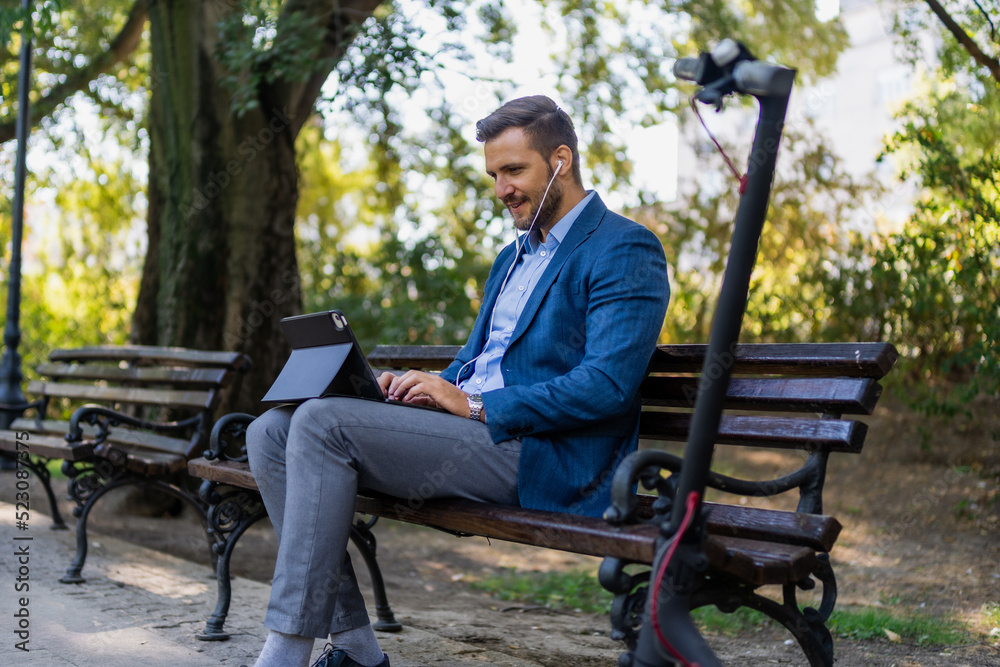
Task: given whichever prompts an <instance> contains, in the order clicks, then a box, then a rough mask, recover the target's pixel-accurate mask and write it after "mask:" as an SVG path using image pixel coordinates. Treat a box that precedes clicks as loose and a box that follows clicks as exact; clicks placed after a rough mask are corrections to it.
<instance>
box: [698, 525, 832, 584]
mask: <svg viewBox="0 0 1000 667" xmlns="http://www.w3.org/2000/svg"><path fill="white" fill-rule="evenodd" d="M705 555H706V556H707V557H708V562H709V563H710V564H711V566H712V567H714V568H715V569H718V570H722V571H723V572H727V573H729V574H732V575H734V576H736V577H739V578H740V579H743V580H745V581H749V582H750V583H752V584H755V585H757V586H765V585H768V584H779V585H780V584H790V583H793V582H796V581H802V580H803V579H804V578H805V577H807V576H809V575H810V574H812V573H813V572H815V570H816V567H817V565H818V564H819V560H818V559H817V558H816V552H815V551H813V550H812V549H809V548H807V547H797V546H792V545H788V544H775V543H774V542H760V541H757V540H744V539H740V538H737V537H718V536H715V535H709V537H708V539H707V540H706V541H705Z"/></svg>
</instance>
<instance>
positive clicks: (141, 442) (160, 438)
mask: <svg viewBox="0 0 1000 667" xmlns="http://www.w3.org/2000/svg"><path fill="white" fill-rule="evenodd" d="M80 428H81V430H82V431H83V438H84V440H90V439H93V438H94V437H95V436H96V435H97V427H95V426H91V425H90V424H81V425H80ZM11 430H13V431H16V430H30V431H33V432H38V433H42V434H46V435H59V436H65V435H66V434H67V433H69V422H68V421H61V420H56V419H44V420H42V424H41V428H40V429H39V428H38V422H36V421H35V420H34V419H24V418H21V419H16V420H14V422H13V423H12V424H11ZM107 442H112V443H118V444H122V445H135V446H138V447H144V448H146V449H155V450H160V451H164V452H172V453H174V454H187V453H188V450H189V449H190V448H191V442H190V441H188V440H184V439H181V438H171V437H170V436H167V435H160V434H159V433H152V432H150V431H138V430H129V429H123V428H113V429H111V433H110V434H108V439H107Z"/></svg>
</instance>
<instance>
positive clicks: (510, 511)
mask: <svg viewBox="0 0 1000 667" xmlns="http://www.w3.org/2000/svg"><path fill="white" fill-rule="evenodd" d="M188 471H189V472H190V473H191V474H192V475H194V476H196V477H201V478H202V479H208V480H211V481H214V482H220V483H222V484H230V485H232V486H237V487H240V488H244V489H250V490H253V491H256V490H258V489H257V482H256V481H255V480H254V478H253V474H252V473H251V472H250V467H249V466H248V465H247V464H246V463H243V462H237V461H208V460H206V459H204V458H196V459H192V460H191V461H190V462H189V463H188ZM646 498H650V497H649V496H647V497H646ZM705 507H706V508H708V509H709V515H708V523H707V526H708V531H709V532H710V533H711V534H713V535H717V536H719V537H726V538H730V537H732V538H739V539H744V540H755V541H764V540H766V541H768V542H774V543H780V544H788V545H792V546H800V547H804V548H806V549H808V550H810V551H812V550H819V551H829V550H830V549H832V548H833V545H834V544H835V543H836V541H837V536H838V535H839V534H840V530H841V526H840V523H839V522H838V521H837V520H836V519H834V518H833V517H829V516H820V515H816V514H801V513H796V512H786V511H782V510H769V509H761V508H755V507H741V506H736V505H725V504H719V503H705ZM356 509H357V511H358V512H360V513H362V514H374V515H378V516H382V517H385V518H387V519H398V520H400V521H405V522H408V523H418V524H422V525H432V526H435V527H438V528H444V529H445V530H450V531H456V532H462V533H469V534H472V535H481V536H484V537H491V538H496V539H503V540H507V541H511V542H519V543H521V544H533V545H536V546H544V547H549V548H555V549H561V550H564V551H573V552H575V553H584V554H588V555H592V556H601V555H612V554H610V552H608V549H616V548H617V547H615V546H614V544H613V542H616V541H619V540H620V539H621V538H622V537H623V536H624V537H626V539H627V541H629V545H628V546H627V547H625V551H623V552H616V553H617V556H618V557H620V558H628V559H630V560H636V561H637V562H646V563H650V562H652V560H651V559H652V553H653V547H654V545H653V544H652V542H655V540H656V535H657V531H656V530H646V528H649V527H648V526H647V527H643V526H628V527H626V528H625V529H621V528H616V527H614V526H611V525H609V524H608V523H607V522H605V521H604V520H603V519H598V518H595V517H582V516H573V515H568V514H561V513H557V512H543V511H539V510H526V509H523V508H520V507H499V506H496V505H489V504H485V503H476V502H472V501H467V500H454V499H436V500H427V501H423V502H420V503H419V504H416V503H414V504H411V503H410V502H409V501H407V500H404V499H401V498H392V497H388V496H376V495H371V494H366V493H362V494H361V495H359V496H358V499H357V504H356ZM623 531H624V532H623ZM644 540H650V544H649V545H648V550H647V549H646V547H641V548H639V547H638V544H639V543H640V542H642V541H644ZM626 553H627V554H629V555H626ZM642 554H647V555H648V557H649V558H650V560H648V561H644V560H642V559H641V558H645V557H646V556H643V555H642Z"/></svg>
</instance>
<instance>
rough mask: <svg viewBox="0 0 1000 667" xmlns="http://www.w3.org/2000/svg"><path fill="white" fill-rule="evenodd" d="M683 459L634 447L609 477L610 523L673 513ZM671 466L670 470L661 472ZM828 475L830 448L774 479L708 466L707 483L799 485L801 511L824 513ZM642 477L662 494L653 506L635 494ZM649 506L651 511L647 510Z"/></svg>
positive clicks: (759, 493)
mask: <svg viewBox="0 0 1000 667" xmlns="http://www.w3.org/2000/svg"><path fill="white" fill-rule="evenodd" d="M683 464H684V460H683V459H682V458H681V457H679V456H676V455H674V454H670V453H669V452H664V451H661V450H656V449H647V450H642V451H639V452H633V453H632V454H630V455H629V456H627V457H626V458H625V460H623V461H622V462H621V464H620V465H619V466H618V469H617V470H615V475H614V478H613V480H612V483H611V505H610V506H609V507H608V509H607V510H606V511H605V513H604V518H605V520H606V521H608V523H611V524H613V525H621V524H625V523H637V522H649V521H650V519H654V520H655V521H657V522H659V521H662V520H665V519H669V518H670V512H671V507H672V505H673V499H674V496H675V495H676V492H677V486H678V483H679V481H680V478H679V477H678V476H677V475H678V474H679V473H680V471H681V468H682V467H683ZM663 471H668V472H669V474H668V475H663V474H662V473H663ZM825 476H826V454H825V453H822V452H820V453H816V452H814V453H813V454H811V455H810V456H809V459H808V460H807V461H806V462H805V463H804V464H803V465H802V466H801V467H799V468H798V469H796V470H794V471H792V472H790V473H788V474H787V475H783V476H781V477H777V478H775V479H770V480H747V479H739V478H736V477H730V476H728V475H722V474H719V473H717V472H711V471H710V472H709V474H708V479H707V486H708V488H711V489H716V490H717V491H723V492H725V493H732V494H735V495H740V496H751V497H758V498H759V497H768V496H776V495H780V494H782V493H785V492H786V491H791V490H792V489H799V505H798V509H797V511H799V512H806V513H809V514H821V513H822V511H823V500H822V491H823V480H824V478H825ZM639 482H642V485H643V486H644V487H646V488H647V489H651V490H654V491H656V493H657V495H658V498H657V499H656V500H655V501H653V503H652V506H649V505H646V506H645V507H643V506H642V505H641V504H640V502H639V496H638V495H637V494H636V492H635V491H636V484H637V483H639ZM650 509H651V510H652V512H653V517H649V516H643V515H644V514H648V512H649V511H650Z"/></svg>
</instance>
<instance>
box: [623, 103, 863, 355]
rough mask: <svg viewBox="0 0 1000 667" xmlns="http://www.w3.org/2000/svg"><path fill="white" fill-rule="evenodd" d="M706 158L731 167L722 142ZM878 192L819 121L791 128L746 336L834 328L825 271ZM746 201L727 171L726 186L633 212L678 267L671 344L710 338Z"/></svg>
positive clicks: (712, 165) (717, 166)
mask: <svg viewBox="0 0 1000 667" xmlns="http://www.w3.org/2000/svg"><path fill="white" fill-rule="evenodd" d="M748 149H749V146H748V145H744V146H743V147H741V148H733V147H728V148H727V152H728V153H729V154H730V155H732V156H738V155H746V154H747V153H748V152H749V150H748ZM698 157H699V160H700V163H701V164H704V165H706V167H707V171H708V173H710V174H711V175H713V176H716V175H718V174H719V173H720V172H721V173H725V172H724V166H723V165H722V160H721V158H720V157H719V155H718V154H717V152H716V151H715V149H714V147H713V148H711V149H710V150H709V149H706V150H703V151H701V152H700V154H699V156H698ZM875 194H876V188H875V186H874V185H872V184H871V183H868V182H865V181H863V180H859V179H856V178H854V177H852V176H850V175H849V174H848V173H847V172H846V171H844V169H843V167H842V166H841V163H840V159H839V158H838V157H837V156H836V154H835V153H834V152H833V150H832V148H831V147H830V146H829V145H827V143H826V142H825V141H824V140H823V137H822V136H820V135H819V134H818V133H817V131H816V130H815V128H814V127H813V126H812V125H811V124H810V123H808V122H806V123H805V124H804V125H803V127H801V128H794V127H790V126H789V127H788V128H787V129H786V132H785V134H784V136H783V138H782V146H781V157H780V160H779V174H778V177H777V178H776V179H775V181H774V184H773V187H772V190H771V198H770V202H769V206H768V213H767V222H766V223H765V226H764V229H763V232H762V235H761V240H760V248H759V251H758V255H757V264H756V266H755V269H754V272H753V274H752V276H751V283H750V291H749V296H748V304H747V313H746V317H745V319H744V325H743V333H742V336H743V340H745V341H762V342H793V341H814V340H816V339H817V338H819V337H821V336H822V335H823V334H824V333H825V332H824V330H823V327H824V323H825V322H826V321H827V319H828V318H829V316H830V308H829V306H828V305H827V303H826V298H827V296H826V294H827V292H826V289H825V283H826V281H827V279H828V276H827V272H826V271H825V270H824V269H826V268H829V267H830V266H833V265H834V264H835V263H836V262H837V261H838V258H839V257H840V256H841V253H842V252H844V250H845V249H846V248H847V246H848V241H849V235H848V232H847V231H846V230H847V229H848V228H849V225H850V219H851V217H852V215H854V214H855V213H856V212H857V209H858V208H859V207H860V206H862V205H863V204H864V202H865V201H866V200H867V199H868V198H870V197H872V196H874V195H875ZM738 204H739V197H738V193H737V189H736V182H735V179H732V178H731V177H729V176H728V175H727V176H726V178H725V180H723V181H722V185H721V186H719V185H718V183H717V181H715V182H709V183H706V182H698V183H694V184H692V185H690V186H689V188H688V189H687V190H686V191H684V192H682V193H681V196H680V197H679V198H678V201H677V202H676V203H674V204H671V205H662V204H660V205H653V206H649V207H644V208H642V209H640V210H638V211H633V212H632V214H633V215H634V217H635V218H636V219H637V220H639V221H640V222H643V223H644V224H646V225H647V226H649V227H650V228H651V229H653V230H654V231H655V232H656V233H657V234H658V235H659V236H660V238H661V239H662V240H663V244H664V248H665V249H666V252H667V261H668V264H669V265H670V266H671V267H673V274H672V275H671V305H670V309H669V311H668V314H667V319H666V322H665V324H664V337H665V338H666V339H667V340H669V341H671V342H690V343H703V342H705V341H707V340H708V337H709V332H710V330H711V323H712V316H713V315H714V309H715V303H716V299H717V297H718V294H719V290H720V288H721V285H722V276H723V272H724V270H725V266H726V261H727V258H728V254H729V246H730V239H731V237H732V231H733V221H734V219H735V216H736V208H737V206H738ZM850 338H854V337H853V336H850Z"/></svg>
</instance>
